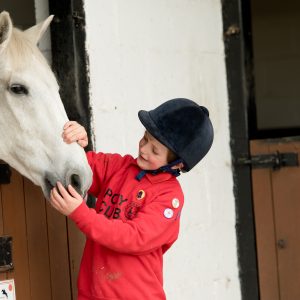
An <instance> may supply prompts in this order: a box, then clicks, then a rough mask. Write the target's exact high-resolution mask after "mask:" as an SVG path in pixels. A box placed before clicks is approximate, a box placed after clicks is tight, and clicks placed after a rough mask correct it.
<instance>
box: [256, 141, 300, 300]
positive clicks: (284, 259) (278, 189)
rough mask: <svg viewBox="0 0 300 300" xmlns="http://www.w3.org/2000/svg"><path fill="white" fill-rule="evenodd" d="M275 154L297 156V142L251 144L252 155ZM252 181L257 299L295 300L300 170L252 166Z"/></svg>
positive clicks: (299, 280) (299, 268)
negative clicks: (257, 277)
mask: <svg viewBox="0 0 300 300" xmlns="http://www.w3.org/2000/svg"><path fill="white" fill-rule="evenodd" d="M276 153H279V154H280V153H281V154H284V153H296V154H298V155H299V153H300V142H299V141H291V140H288V139H287V140H284V139H281V140H277V141H274V140H273V141H272V140H269V141H268V140H260V141H251V155H252V156H254V155H262V154H274V155H276ZM299 157H300V156H299ZM296 158H297V156H296ZM292 164H293V163H292ZM252 180H253V199H254V214H255V227H256V238H257V255H258V268H259V284H260V296H261V300H299V299H300V167H299V166H285V167H281V168H278V169H276V168H275V169H273V168H272V167H270V168H255V167H253V168H252Z"/></svg>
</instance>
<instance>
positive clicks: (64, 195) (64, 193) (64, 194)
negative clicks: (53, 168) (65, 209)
mask: <svg viewBox="0 0 300 300" xmlns="http://www.w3.org/2000/svg"><path fill="white" fill-rule="evenodd" d="M56 185H57V188H58V190H59V192H60V194H61V197H60V198H61V199H62V200H63V201H64V202H65V199H67V198H68V197H70V194H69V193H68V191H67V190H66V189H65V187H64V186H63V185H62V184H61V183H60V182H59V181H58V182H57V184H56Z"/></svg>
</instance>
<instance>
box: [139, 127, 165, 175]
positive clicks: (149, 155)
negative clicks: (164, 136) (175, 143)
mask: <svg viewBox="0 0 300 300" xmlns="http://www.w3.org/2000/svg"><path fill="white" fill-rule="evenodd" d="M168 153H169V150H168V148H167V147H166V146H165V145H163V144H162V143H160V142H159V141H158V140H157V139H155V138H154V137H153V136H152V135H151V134H150V133H149V132H148V131H146V132H145V134H144V136H143V138H142V139H141V140H140V142H139V156H138V158H137V164H138V166H139V167H140V168H141V169H143V170H156V169H158V168H160V167H162V166H165V165H167V164H168V159H167V158H168Z"/></svg>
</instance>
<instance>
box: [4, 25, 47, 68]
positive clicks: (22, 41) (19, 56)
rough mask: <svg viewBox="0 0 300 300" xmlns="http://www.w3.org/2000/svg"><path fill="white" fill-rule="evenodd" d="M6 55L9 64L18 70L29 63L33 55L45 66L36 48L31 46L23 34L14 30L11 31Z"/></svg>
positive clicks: (43, 59) (42, 57)
mask: <svg viewBox="0 0 300 300" xmlns="http://www.w3.org/2000/svg"><path fill="white" fill-rule="evenodd" d="M6 55H7V56H8V58H9V60H10V62H11V64H13V66H15V67H18V68H20V67H21V68H22V66H25V65H26V64H28V63H30V61H31V59H30V58H31V57H32V55H34V56H35V57H36V58H37V59H38V60H39V61H40V62H41V63H43V64H45V65H47V61H46V60H45V58H44V56H43V55H42V54H41V52H40V51H39V50H38V48H37V46H36V45H33V44H32V43H31V41H29V40H28V39H27V38H26V36H25V35H24V34H23V32H22V31H21V30H19V29H16V28H14V29H13V33H12V36H11V39H10V41H9V44H8V46H7V49H6Z"/></svg>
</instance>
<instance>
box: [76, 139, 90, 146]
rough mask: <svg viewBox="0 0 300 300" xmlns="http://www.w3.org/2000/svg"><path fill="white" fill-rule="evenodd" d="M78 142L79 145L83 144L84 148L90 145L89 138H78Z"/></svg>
mask: <svg viewBox="0 0 300 300" xmlns="http://www.w3.org/2000/svg"><path fill="white" fill-rule="evenodd" d="M77 143H78V144H79V146H81V147H82V148H85V147H86V146H87V145H88V141H87V140H78V141H77Z"/></svg>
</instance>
